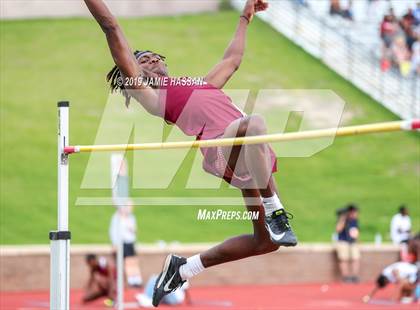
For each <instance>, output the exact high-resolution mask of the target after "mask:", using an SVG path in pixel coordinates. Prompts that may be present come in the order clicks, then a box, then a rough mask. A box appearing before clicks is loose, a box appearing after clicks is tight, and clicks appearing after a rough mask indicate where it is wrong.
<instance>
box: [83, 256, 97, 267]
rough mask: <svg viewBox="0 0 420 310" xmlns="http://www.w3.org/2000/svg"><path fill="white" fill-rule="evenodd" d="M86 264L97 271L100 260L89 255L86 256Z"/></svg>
mask: <svg viewBox="0 0 420 310" xmlns="http://www.w3.org/2000/svg"><path fill="white" fill-rule="evenodd" d="M86 263H87V264H88V266H89V267H90V268H92V269H95V268H96V267H97V266H98V264H99V263H98V258H97V257H96V255H95V254H87V255H86Z"/></svg>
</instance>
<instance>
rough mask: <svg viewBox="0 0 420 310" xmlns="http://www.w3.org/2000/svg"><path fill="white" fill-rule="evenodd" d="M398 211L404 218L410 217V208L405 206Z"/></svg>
mask: <svg viewBox="0 0 420 310" xmlns="http://www.w3.org/2000/svg"><path fill="white" fill-rule="evenodd" d="M398 211H399V213H400V214H401V215H403V216H406V215H408V208H407V207H406V206H405V205H401V206H400V208H399V209H398Z"/></svg>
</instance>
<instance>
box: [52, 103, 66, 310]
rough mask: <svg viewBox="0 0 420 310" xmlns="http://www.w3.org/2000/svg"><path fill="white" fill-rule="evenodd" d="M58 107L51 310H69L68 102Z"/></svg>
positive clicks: (59, 104)
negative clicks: (56, 190)
mask: <svg viewBox="0 0 420 310" xmlns="http://www.w3.org/2000/svg"><path fill="white" fill-rule="evenodd" d="M57 107H58V160H57V162H58V171H57V176H58V192H57V202H58V214H57V216H58V220H57V222H58V224H57V230H56V231H50V236H49V237H50V240H51V241H50V243H51V254H50V257H51V261H50V309H51V310H68V309H69V299H70V290H69V286H70V285H69V284H70V238H71V235H70V231H69V230H68V218H69V217H68V197H69V182H68V181H69V166H68V155H67V154H66V153H65V152H64V148H65V147H67V146H68V145H69V138H68V137H69V102H68V101H60V102H58V104H57Z"/></svg>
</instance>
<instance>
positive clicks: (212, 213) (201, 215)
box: [197, 209, 260, 221]
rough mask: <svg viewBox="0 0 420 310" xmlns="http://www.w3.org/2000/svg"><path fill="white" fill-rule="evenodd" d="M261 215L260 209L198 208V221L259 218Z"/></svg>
mask: <svg viewBox="0 0 420 310" xmlns="http://www.w3.org/2000/svg"><path fill="white" fill-rule="evenodd" d="M259 216H260V212H259V211H234V210H231V211H226V210H222V209H217V210H207V209H198V212H197V220H198V221H217V220H226V221H231V220H237V221H240V220H258V218H259Z"/></svg>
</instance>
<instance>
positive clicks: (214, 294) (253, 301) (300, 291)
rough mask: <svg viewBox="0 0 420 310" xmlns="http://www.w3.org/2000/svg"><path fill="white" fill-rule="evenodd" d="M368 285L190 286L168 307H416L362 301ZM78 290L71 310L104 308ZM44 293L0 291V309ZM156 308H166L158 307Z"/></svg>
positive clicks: (21, 305) (44, 299)
mask: <svg viewBox="0 0 420 310" xmlns="http://www.w3.org/2000/svg"><path fill="white" fill-rule="evenodd" d="M371 288H372V285H370V284H360V285H342V284H330V285H320V284H310V285H297V284H293V285H272V286H230V287H193V288H192V289H191V290H190V293H191V299H192V303H193V304H192V305H184V306H177V307H171V308H174V309H178V310H187V309H188V310H189V309H200V310H204V309H205V310H210V309H229V310H230V309H232V310H233V309H235V310H245V309H246V310H281V309H287V310H289V309H302V310H315V309H316V310H340V309H342V310H375V309H382V310H387V309H389V310H391V309H395V310H397V309H399V310H401V309H402V310H405V309H407V310H414V309H416V310H419V309H420V305H419V304H410V305H402V304H395V303H391V302H390V296H392V294H393V290H392V288H391V287H390V288H388V289H386V290H383V291H381V292H379V293H378V294H377V296H376V297H375V299H374V300H373V303H372V304H364V303H363V302H362V296H364V295H365V294H366V293H367V292H368V291H369V290H370V289H371ZM136 293H137V291H134V290H130V291H127V292H126V294H125V301H126V303H127V307H126V309H133V308H134V306H135V304H134V301H135V299H134V295H135V294H136ZM80 297H81V291H72V294H71V305H72V306H71V309H106V308H105V307H104V306H103V303H102V300H98V301H96V302H94V303H91V304H89V305H83V306H82V305H81V304H80V302H79V301H80ZM47 307H48V292H45V291H44V292H24V293H7V292H0V309H7V310H9V309H20V310H30V309H31V310H32V309H46V308H47ZM159 309H169V307H165V306H161V307H159Z"/></svg>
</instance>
